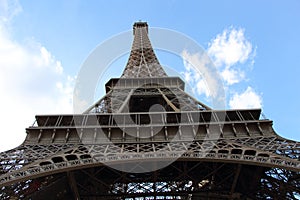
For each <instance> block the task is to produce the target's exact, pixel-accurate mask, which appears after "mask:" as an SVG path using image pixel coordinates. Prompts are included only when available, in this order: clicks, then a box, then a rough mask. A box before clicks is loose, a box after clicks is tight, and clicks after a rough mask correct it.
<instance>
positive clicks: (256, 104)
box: [229, 87, 262, 109]
mask: <svg viewBox="0 0 300 200" xmlns="http://www.w3.org/2000/svg"><path fill="white" fill-rule="evenodd" d="M229 106H230V108H232V109H243V108H261V107H262V97H261V96H260V95H258V94H257V93H256V92H255V91H254V90H253V89H252V88H251V87H248V88H247V89H246V90H245V91H244V92H242V93H240V94H238V93H235V94H234V95H233V96H232V98H231V99H230V101H229Z"/></svg>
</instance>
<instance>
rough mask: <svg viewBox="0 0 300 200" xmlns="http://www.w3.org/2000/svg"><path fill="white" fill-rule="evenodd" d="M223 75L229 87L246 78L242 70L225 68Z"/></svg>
mask: <svg viewBox="0 0 300 200" xmlns="http://www.w3.org/2000/svg"><path fill="white" fill-rule="evenodd" d="M221 75H222V77H223V79H224V81H225V82H226V83H227V84H228V85H233V84H235V83H239V82H241V81H242V80H244V78H245V73H244V72H243V71H241V70H236V69H230V68H225V69H224V70H223V71H222V72H221Z"/></svg>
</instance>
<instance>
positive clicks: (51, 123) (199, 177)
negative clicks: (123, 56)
mask: <svg viewBox="0 0 300 200" xmlns="http://www.w3.org/2000/svg"><path fill="white" fill-rule="evenodd" d="M133 31H134V40H133V44H132V49H131V53H130V56H129V60H128V63H127V65H126V67H125V70H124V72H123V74H122V76H121V78H119V79H117V78H113V79H111V80H110V81H108V82H107V84H106V85H105V88H106V95H105V96H104V97H103V98H101V99H100V100H98V101H97V102H96V103H95V104H93V105H91V107H90V108H88V109H87V110H86V112H84V113H83V114H78V115H38V116H36V123H35V124H34V125H33V126H30V127H28V128H27V129H26V133H27V137H26V139H25V141H24V143H23V144H22V145H20V146H19V147H17V148H14V149H12V150H9V151H5V152H2V153H0V188H1V189H0V190H1V193H0V199H88V200H89V199H91V200H94V199H126V200H141V199H153V200H154V199H297V197H299V196H300V143H299V142H296V141H292V140H288V139H285V138H282V137H280V136H278V135H277V134H276V133H275V131H274V130H273V128H272V121H271V120H268V119H261V118H260V115H261V110H260V109H245V110H213V109H211V108H209V107H208V106H206V105H205V104H203V103H201V102H199V101H198V100H196V99H195V98H193V97H192V96H191V95H189V94H188V93H186V92H185V91H184V82H183V81H182V80H181V79H180V78H178V77H167V75H166V73H165V72H164V70H163V68H162V67H161V65H160V64H159V62H158V59H157V58H156V56H155V54H154V51H153V49H152V46H151V43H150V40H149V38H148V25H147V23H145V22H137V23H135V24H134V26H133ZM158 166H161V167H158ZM120 169H126V170H120ZM150 169H155V170H150ZM136 172H140V173H136Z"/></svg>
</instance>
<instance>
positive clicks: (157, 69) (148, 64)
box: [121, 22, 167, 78]
mask: <svg viewBox="0 0 300 200" xmlns="http://www.w3.org/2000/svg"><path fill="white" fill-rule="evenodd" d="M133 35H134V39H133V43H132V47H131V51H130V56H129V59H128V62H127V64H126V67H125V69H124V71H123V74H122V76H121V78H157V77H166V76H167V74H166V72H165V71H164V69H163V68H162V66H161V65H160V63H159V61H158V59H157V57H156V55H155V53H154V50H153V48H152V46H151V42H150V40H149V37H148V24H147V22H135V23H134V24H133Z"/></svg>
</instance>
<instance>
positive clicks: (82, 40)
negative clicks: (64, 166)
mask: <svg viewBox="0 0 300 200" xmlns="http://www.w3.org/2000/svg"><path fill="white" fill-rule="evenodd" d="M299 9H300V2H299V1H297V0H288V1H276V0H266V1H260V0H252V1H238V0H228V1H217V0H215V1H214V0H212V1H196V0H195V1H175V0H166V1H158V0H153V1H143V2H141V1H136V0H132V1H97V0H90V1H83V0H74V1H71V0H53V1H22V0H20V1H18V0H0V92H1V94H2V95H1V105H0V109H1V112H2V114H1V120H0V125H1V127H2V131H1V133H0V150H1V151H3V150H7V149H9V148H13V147H15V146H17V145H19V144H20V143H21V142H22V141H23V140H24V138H25V135H26V134H25V128H26V127H28V126H30V125H32V123H33V122H34V116H35V115H36V114H48V113H49V114H58V113H72V111H73V108H72V106H73V105H72V98H73V89H74V83H75V80H76V76H77V74H78V72H79V70H80V67H81V65H82V63H83V62H84V60H85V59H86V58H87V57H88V55H89V54H90V52H91V51H92V50H93V49H95V48H96V47H97V45H99V44H101V43H102V42H104V41H106V40H107V39H108V38H111V37H112V36H114V35H116V34H119V33H121V32H124V31H128V30H131V28H132V25H133V23H134V22H135V21H139V20H142V21H147V22H148V24H149V26H150V27H160V28H167V29H171V30H175V31H178V32H180V33H183V34H185V35H187V36H188V37H190V38H192V39H193V40H195V41H196V42H197V43H198V44H199V45H200V46H202V47H203V49H205V50H206V52H207V54H208V55H209V56H210V58H211V60H212V61H213V62H214V64H215V66H216V68H217V69H218V72H219V74H220V75H221V77H222V80H223V84H224V89H225V93H226V108H227V109H231V108H257V107H261V108H262V110H263V113H264V114H265V116H266V117H267V118H269V119H272V120H274V128H275V131H276V132H277V133H278V134H279V135H281V136H283V137H287V138H290V139H294V140H298V141H299V140H300V127H299V124H300V117H299V114H298V112H299V111H300V104H299V102H300V94H299V93H300V92H299V88H298V87H299V85H300V79H299V77H298V76H299V74H300V66H299V65H300V61H299V58H300V51H299V46H300V39H299V35H300V23H299V19H300V12H299ZM150 40H151V34H150ZM174 42H176V41H174ZM111 48H118V47H117V46H114V47H111ZM156 54H157V56H158V59H159V60H160V63H161V64H162V65H164V66H168V67H169V68H172V69H175V70H176V71H177V72H178V73H179V74H180V75H181V76H182V77H183V78H185V81H186V82H187V83H188V85H190V86H191V88H192V91H193V94H194V95H195V96H196V97H197V98H198V99H199V100H200V101H203V102H205V103H208V104H209V99H210V96H211V95H212V91H209V90H208V89H207V87H206V86H205V80H203V78H201V76H199V75H197V74H195V73H194V71H193V68H191V66H189V64H188V63H187V62H184V60H182V59H181V58H179V59H178V56H174V55H170V54H169V53H168V52H163V51H159V50H157V51H156ZM180 56H182V57H183V58H189V59H193V55H190V54H187V53H185V52H183V53H182V55H180ZM127 58H128V55H124V56H122V57H120V59H119V60H116V61H115V62H114V63H113V64H112V68H111V70H110V71H109V72H108V73H107V77H119V76H120V75H121V73H122V70H123V69H124V67H125V64H126V61H127ZM98 90H99V91H98ZM103 92H104V86H103V84H102V83H101V84H99V88H98V89H97V95H96V98H97V97H100V96H101V95H102V94H103Z"/></svg>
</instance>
